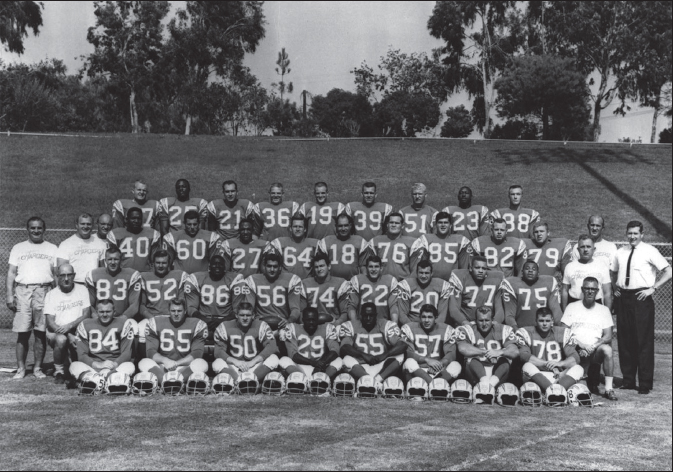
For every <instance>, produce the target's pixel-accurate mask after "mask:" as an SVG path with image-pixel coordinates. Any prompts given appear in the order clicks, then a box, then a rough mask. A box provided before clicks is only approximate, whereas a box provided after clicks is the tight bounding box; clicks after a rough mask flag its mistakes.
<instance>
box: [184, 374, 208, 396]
mask: <svg viewBox="0 0 673 472" xmlns="http://www.w3.org/2000/svg"><path fill="white" fill-rule="evenodd" d="M185 390H186V392H187V395H208V392H209V391H210V379H209V378H208V376H207V375H206V374H205V373H203V372H194V373H192V375H190V376H189V378H188V379H187V386H186V388H185Z"/></svg>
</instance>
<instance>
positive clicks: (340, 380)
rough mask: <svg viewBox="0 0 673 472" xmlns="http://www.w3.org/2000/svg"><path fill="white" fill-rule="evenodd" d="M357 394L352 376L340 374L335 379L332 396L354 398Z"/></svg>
mask: <svg viewBox="0 0 673 472" xmlns="http://www.w3.org/2000/svg"><path fill="white" fill-rule="evenodd" d="M354 394H355V380H353V377H351V375H350V374H339V375H338V376H337V378H336V379H334V387H333V388H332V395H334V396H335V397H352V396H353V395H354Z"/></svg>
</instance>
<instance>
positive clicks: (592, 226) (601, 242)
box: [572, 215, 617, 267]
mask: <svg viewBox="0 0 673 472" xmlns="http://www.w3.org/2000/svg"><path fill="white" fill-rule="evenodd" d="M587 229H588V230H589V237H590V238H591V239H592V240H593V241H594V258H595V259H596V260H598V261H601V262H603V263H605V264H606V265H607V266H608V267H611V266H612V261H613V259H614V258H615V257H616V256H617V245H616V244H615V243H613V242H610V241H607V240H605V239H604V238H603V230H604V229H605V219H604V218H603V217H602V216H600V215H592V216H590V217H589V221H588V223H587ZM572 259H573V260H574V261H576V260H579V259H580V251H579V244H576V245H575V247H574V248H573V253H572Z"/></svg>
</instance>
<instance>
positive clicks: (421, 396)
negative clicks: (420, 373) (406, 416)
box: [407, 377, 428, 402]
mask: <svg viewBox="0 0 673 472" xmlns="http://www.w3.org/2000/svg"><path fill="white" fill-rule="evenodd" d="M427 397H428V383H427V382H426V381H425V380H423V379H422V378H420V377H414V378H413V379H411V380H410V381H409V383H408V384H407V398H408V399H409V400H413V401H417V402H420V401H423V400H425V399H426V398H427Z"/></svg>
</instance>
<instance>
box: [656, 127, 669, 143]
mask: <svg viewBox="0 0 673 472" xmlns="http://www.w3.org/2000/svg"><path fill="white" fill-rule="evenodd" d="M659 142H660V143H662V144H664V143H665V144H671V128H666V129H665V130H663V131H662V132H661V133H659Z"/></svg>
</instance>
